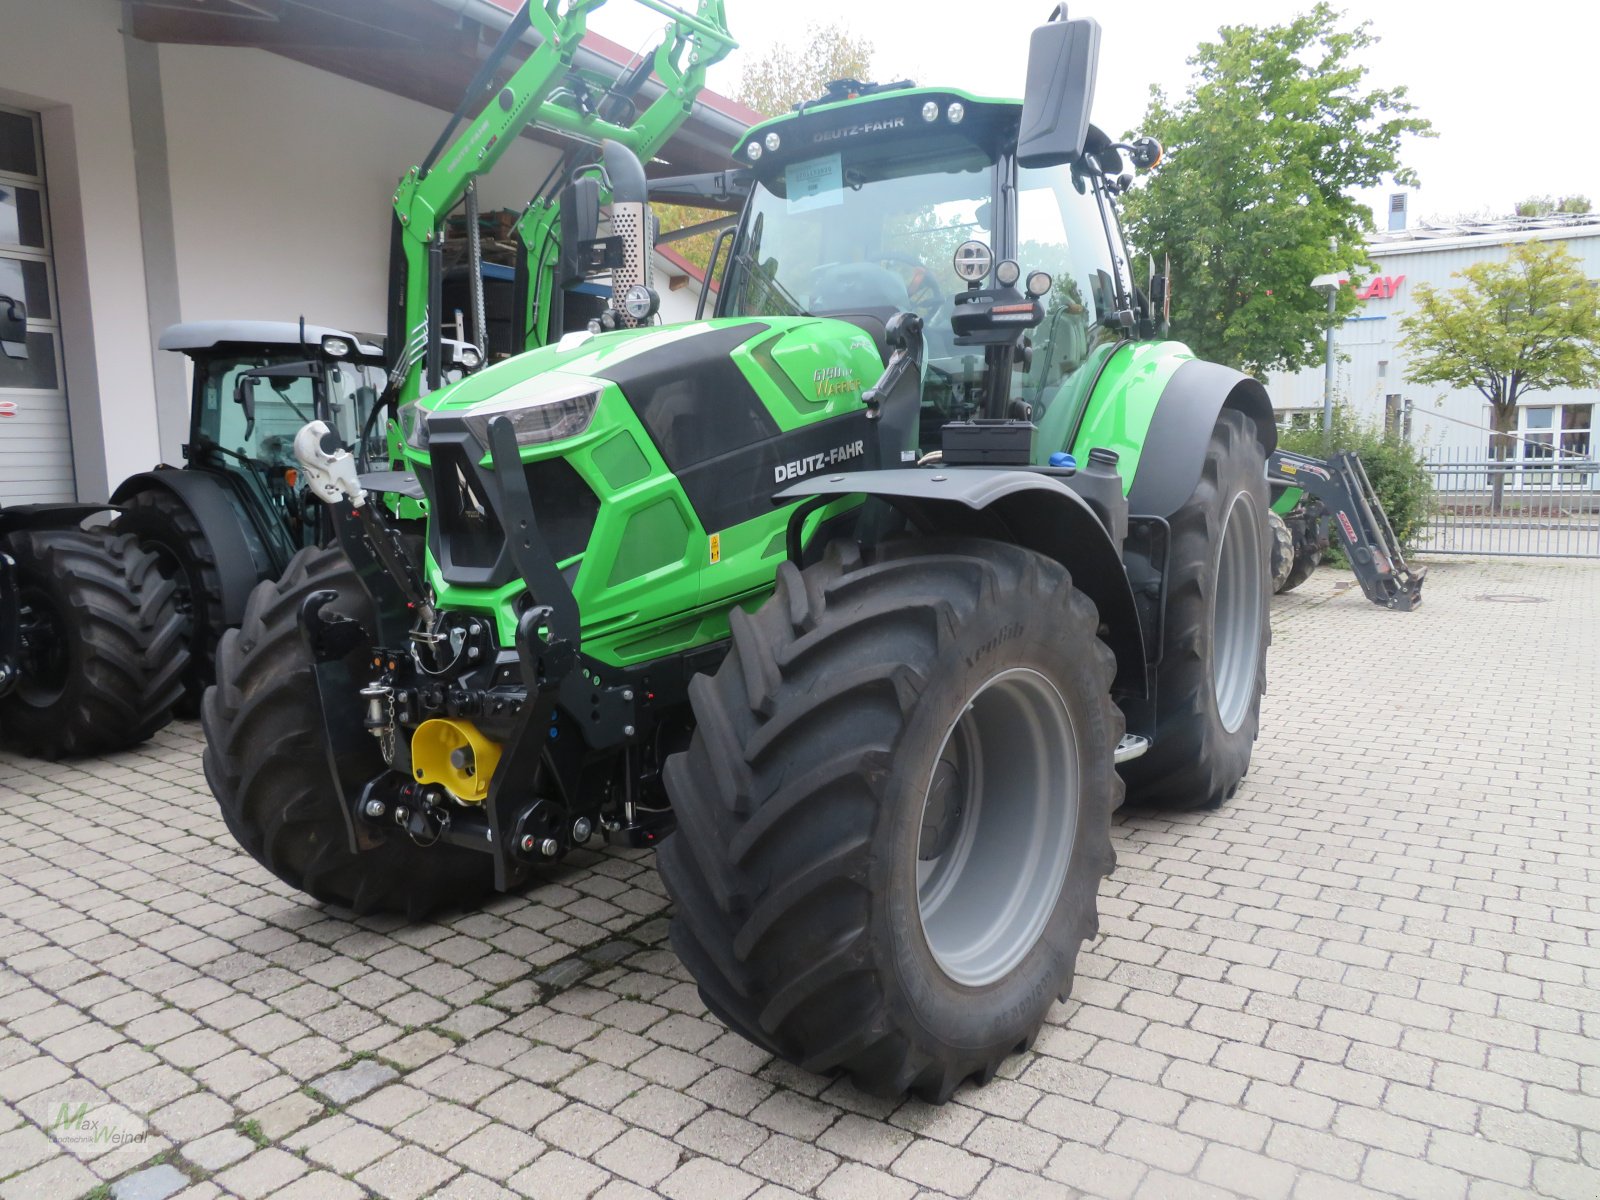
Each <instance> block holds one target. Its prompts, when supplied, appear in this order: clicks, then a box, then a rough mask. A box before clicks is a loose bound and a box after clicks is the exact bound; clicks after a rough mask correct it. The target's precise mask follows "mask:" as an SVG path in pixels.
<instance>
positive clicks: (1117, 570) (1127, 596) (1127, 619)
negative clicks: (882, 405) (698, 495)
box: [774, 467, 1146, 697]
mask: <svg viewBox="0 0 1600 1200" xmlns="http://www.w3.org/2000/svg"><path fill="white" fill-rule="evenodd" d="M856 495H865V496H875V497H877V498H879V499H881V500H883V501H885V502H886V503H888V504H890V505H891V506H893V507H894V508H895V509H896V510H898V511H899V512H901V513H902V514H904V515H905V517H906V519H907V520H908V521H910V522H911V524H912V525H913V526H914V527H915V528H917V529H919V530H921V531H922V532H924V533H928V534H947V535H950V536H954V537H986V538H994V539H995V540H997V541H1004V542H1011V543H1013V544H1015V545H1018V546H1026V547H1027V548H1028V549H1030V550H1036V551H1038V552H1039V553H1040V554H1043V555H1045V556H1046V557H1049V558H1053V559H1055V560H1056V561H1057V562H1059V563H1060V564H1061V565H1062V566H1064V567H1066V568H1067V570H1069V571H1071V572H1072V581H1073V583H1074V584H1075V585H1076V586H1077V587H1078V589H1079V590H1080V591H1082V592H1083V593H1084V594H1085V595H1086V596H1088V597H1089V599H1091V600H1093V601H1094V603H1095V607H1096V608H1097V609H1099V610H1100V623H1101V625H1102V626H1103V627H1104V629H1105V633H1104V635H1103V636H1104V637H1105V640H1106V643H1107V644H1108V645H1109V646H1110V647H1111V650H1112V652H1113V653H1114V654H1115V655H1116V658H1117V676H1116V682H1115V684H1114V685H1113V686H1114V688H1115V690H1116V691H1117V692H1118V693H1119V694H1121V695H1128V696H1141V697H1142V696H1143V695H1144V694H1145V686H1146V684H1145V652H1144V639H1143V636H1142V635H1141V633H1140V628H1139V612H1138V609H1137V608H1136V607H1135V606H1134V600H1133V590H1132V588H1131V587H1129V585H1128V576H1127V572H1126V571H1125V570H1124V569H1123V566H1122V556H1121V555H1120V554H1119V553H1118V551H1117V547H1116V546H1114V545H1113V544H1112V541H1111V535H1110V534H1108V533H1107V532H1106V528H1105V526H1104V525H1102V524H1101V523H1100V519H1099V518H1098V517H1096V516H1095V515H1094V510H1093V509H1091V508H1090V507H1089V505H1088V504H1087V503H1086V502H1085V501H1084V500H1083V498H1082V497H1081V496H1079V495H1078V494H1077V493H1076V492H1074V491H1073V490H1072V489H1071V488H1069V487H1067V486H1066V485H1065V484H1064V483H1062V482H1061V481H1060V480H1058V479H1053V478H1051V477H1050V476H1048V475H1044V474H1041V473H1038V472H1034V471H1016V470H1007V469H1005V468H987V467H952V468H949V469H946V470H935V471H929V470H906V469H903V468H902V469H899V470H887V471H854V472H851V473H849V474H846V475H819V476H816V477H814V478H812V479H807V480H805V481H803V482H801V483H796V484H793V485H791V486H790V487H787V488H785V489H784V490H783V491H781V492H779V493H778V494H777V496H776V497H774V502H775V503H778V504H788V503H792V502H793V501H795V500H804V499H808V498H813V497H814V498H821V499H828V498H836V497H842V496H856Z"/></svg>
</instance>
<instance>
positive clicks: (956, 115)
mask: <svg viewBox="0 0 1600 1200" xmlns="http://www.w3.org/2000/svg"><path fill="white" fill-rule="evenodd" d="M944 115H945V116H947V117H949V118H950V124H952V125H959V124H961V120H962V118H963V117H965V116H966V115H967V106H966V105H964V104H962V103H961V101H959V100H952V101H951V102H950V107H949V108H947V109H945V110H944Z"/></svg>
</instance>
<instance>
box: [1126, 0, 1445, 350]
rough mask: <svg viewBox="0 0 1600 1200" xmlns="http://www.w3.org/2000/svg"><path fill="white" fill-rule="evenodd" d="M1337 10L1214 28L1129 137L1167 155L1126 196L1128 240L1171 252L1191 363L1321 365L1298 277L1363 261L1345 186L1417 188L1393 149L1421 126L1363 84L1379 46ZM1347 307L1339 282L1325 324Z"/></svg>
mask: <svg viewBox="0 0 1600 1200" xmlns="http://www.w3.org/2000/svg"><path fill="white" fill-rule="evenodd" d="M1339 16H1340V14H1338V13H1336V12H1335V11H1334V10H1333V9H1332V8H1330V7H1329V6H1328V5H1327V4H1324V3H1319V4H1317V5H1316V6H1315V7H1314V8H1312V10H1311V11H1310V12H1309V13H1306V14H1304V15H1302V16H1299V17H1296V18H1295V19H1294V20H1293V21H1291V22H1290V23H1289V24H1287V25H1270V26H1264V27H1254V26H1248V25H1233V26H1224V27H1223V28H1222V29H1221V30H1219V31H1218V34H1217V40H1216V41H1213V42H1202V43H1201V44H1200V47H1199V49H1198V50H1197V51H1196V53H1195V55H1194V57H1193V58H1191V59H1190V60H1189V62H1190V65H1192V66H1193V67H1195V68H1196V78H1195V81H1194V83H1193V84H1192V85H1191V86H1190V89H1189V92H1188V94H1187V95H1186V96H1184V98H1183V99H1182V100H1180V101H1177V102H1172V101H1169V100H1168V99H1167V97H1166V95H1165V94H1164V93H1163V92H1162V91H1161V90H1160V88H1156V87H1153V88H1152V89H1151V99H1150V106H1149V108H1148V110H1147V111H1146V114H1145V120H1144V127H1143V130H1142V132H1145V133H1149V134H1153V135H1154V136H1155V137H1157V138H1159V139H1160V140H1161V142H1162V143H1163V144H1164V145H1165V147H1166V150H1167V159H1168V161H1167V164H1166V165H1165V166H1164V167H1163V168H1162V169H1161V170H1159V171H1157V172H1155V173H1154V174H1152V175H1150V176H1148V177H1147V178H1146V180H1145V182H1144V184H1143V186H1141V187H1136V188H1134V189H1133V190H1132V191H1130V192H1129V194H1128V196H1127V198H1126V205H1125V208H1126V212H1127V218H1128V227H1129V234H1130V237H1131V240H1132V241H1133V243H1134V245H1135V246H1137V247H1138V249H1139V250H1140V251H1141V252H1149V253H1151V254H1154V255H1155V257H1156V258H1157V259H1159V258H1160V257H1161V256H1162V255H1163V254H1170V255H1171V257H1172V276H1173V279H1172V283H1173V287H1172V298H1173V299H1172V305H1173V307H1172V314H1173V329H1174V334H1175V336H1178V337H1181V338H1183V339H1184V340H1185V341H1187V342H1188V343H1189V344H1190V346H1191V347H1193V349H1194V350H1195V352H1196V353H1197V354H1198V355H1200V356H1201V357H1202V358H1210V359H1214V360H1216V361H1218V362H1225V363H1231V364H1233V365H1235V366H1238V367H1241V368H1243V369H1244V370H1247V371H1253V372H1262V371H1267V370H1271V369H1275V368H1276V369H1282V370H1297V369H1299V368H1301V367H1304V366H1309V365H1311V364H1313V363H1315V362H1317V361H1319V360H1320V358H1321V355H1322V338H1323V334H1324V333H1325V331H1326V330H1327V327H1328V310H1327V299H1326V297H1325V296H1324V295H1323V294H1322V293H1321V292H1319V291H1317V290H1316V289H1314V288H1313V287H1312V286H1311V280H1312V279H1313V278H1314V277H1316V276H1318V275H1323V274H1329V273H1334V272H1340V273H1344V272H1348V271H1350V270H1351V268H1352V267H1355V268H1358V269H1362V270H1370V269H1371V267H1372V263H1371V260H1370V259H1369V258H1368V257H1367V254H1366V249H1365V234H1366V232H1367V230H1368V229H1369V228H1370V224H1371V214H1370V212H1369V211H1368V210H1367V209H1366V208H1365V206H1363V205H1361V204H1359V203H1358V202H1357V201H1356V200H1355V198H1354V197H1353V196H1352V194H1351V193H1352V191H1353V190H1354V189H1356V188H1364V187H1373V186H1376V185H1378V184H1379V183H1381V182H1382V180H1383V179H1384V178H1385V177H1386V176H1391V175H1392V176H1393V177H1394V179H1395V180H1396V182H1398V183H1401V184H1406V185H1411V186H1414V185H1415V184H1416V176H1415V174H1414V173H1413V172H1411V171H1408V170H1404V169H1402V168H1401V165H1400V144H1401V140H1402V139H1403V138H1404V137H1405V136H1406V135H1408V134H1409V135H1416V136H1423V137H1428V136H1432V129H1431V126H1430V125H1429V123H1428V122H1427V121H1425V120H1423V119H1421V118H1420V117H1417V116H1415V115H1413V114H1414V111H1415V110H1414V108H1413V106H1412V105H1411V103H1410V102H1409V101H1408V100H1407V99H1406V89H1405V88H1403V87H1396V88H1390V89H1381V88H1380V89H1369V88H1367V87H1365V84H1364V81H1365V77H1366V73H1367V72H1366V68H1365V67H1364V66H1362V65H1361V64H1360V63H1359V62H1358V61H1356V60H1357V56H1358V55H1359V53H1360V52H1361V51H1363V50H1365V49H1366V48H1367V47H1369V46H1371V45H1372V44H1373V42H1374V41H1375V40H1376V39H1375V38H1374V37H1373V35H1372V33H1371V32H1370V23H1363V24H1361V25H1358V26H1356V27H1355V28H1353V29H1341V28H1339V25H1338V21H1339ZM1355 304H1356V301H1355V296H1354V292H1353V290H1352V289H1340V293H1339V296H1338V301H1337V306H1336V309H1335V318H1334V319H1335V320H1342V319H1343V317H1344V315H1345V314H1347V313H1349V312H1350V311H1351V310H1352V309H1353V308H1354V307H1355Z"/></svg>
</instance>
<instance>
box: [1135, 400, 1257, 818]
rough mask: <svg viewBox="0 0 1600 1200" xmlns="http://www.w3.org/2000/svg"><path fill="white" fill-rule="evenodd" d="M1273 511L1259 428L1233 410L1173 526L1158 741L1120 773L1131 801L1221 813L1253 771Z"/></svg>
mask: <svg viewBox="0 0 1600 1200" xmlns="http://www.w3.org/2000/svg"><path fill="white" fill-rule="evenodd" d="M1267 512H1268V502H1267V479H1266V452H1265V450H1264V449H1263V447H1262V444H1261V442H1260V440H1259V439H1258V438H1257V436H1256V425H1255V422H1254V421H1253V420H1252V419H1251V418H1250V417H1248V416H1246V415H1245V414H1244V413H1242V412H1237V411H1234V410H1232V409H1224V410H1223V412H1222V414H1221V415H1220V416H1219V417H1218V418H1217V424H1216V426H1215V428H1214V429H1213V430H1212V433H1211V441H1210V444H1209V445H1208V446H1207V449H1206V457H1205V464H1204V466H1203V467H1202V468H1201V472H1200V482H1199V483H1198V484H1196V485H1195V489H1194V494H1193V495H1191V496H1190V497H1189V499H1188V501H1187V502H1186V503H1185V504H1184V505H1183V507H1182V508H1180V509H1179V510H1178V511H1177V512H1176V513H1174V514H1173V515H1172V517H1171V518H1170V524H1171V527H1172V554H1171V565H1170V567H1169V568H1168V578H1167V611H1166V620H1165V625H1164V633H1163V645H1162V657H1161V665H1160V667H1159V668H1158V669H1157V673H1156V730H1155V738H1154V739H1153V741H1152V743H1151V746H1150V749H1149V750H1148V751H1146V752H1145V753H1144V754H1143V755H1142V756H1140V757H1139V758H1136V759H1133V760H1131V761H1129V762H1127V763H1124V764H1123V765H1122V767H1121V771H1122V776H1123V778H1124V779H1125V780H1127V784H1128V799H1129V801H1130V802H1131V803H1135V804H1143V805H1148V806H1151V807H1155V808H1165V809H1172V810H1178V811H1189V810H1193V809H1199V808H1214V807H1215V806H1217V805H1219V804H1221V803H1222V802H1223V801H1224V800H1226V799H1227V798H1228V797H1230V796H1232V795H1233V794H1234V792H1235V791H1237V790H1238V787H1239V781H1240V780H1242V779H1243V778H1244V775H1245V771H1246V770H1248V769H1249V766H1250V752H1251V748H1252V746H1253V745H1254V742H1255V738H1256V730H1257V727H1258V725H1259V723H1260V715H1261V696H1262V693H1264V692H1265V691H1266V686H1267V645H1268V644H1269V643H1270V642H1271V640H1272V628H1271V625H1270V623H1269V621H1268V602H1269V601H1270V599H1271V583H1270V579H1271V576H1270V569H1269V566H1268V555H1269V546H1268V542H1267V538H1268V529H1269V526H1268V522H1267Z"/></svg>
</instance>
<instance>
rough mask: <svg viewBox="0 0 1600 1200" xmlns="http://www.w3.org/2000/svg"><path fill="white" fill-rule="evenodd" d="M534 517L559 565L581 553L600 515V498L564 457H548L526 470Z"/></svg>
mask: <svg viewBox="0 0 1600 1200" xmlns="http://www.w3.org/2000/svg"><path fill="white" fill-rule="evenodd" d="M523 473H524V475H525V476H526V477H527V480H528V495H529V496H531V497H532V498H533V515H534V516H535V517H536V518H537V519H538V521H539V532H540V533H542V534H543V535H544V540H545V542H546V543H547V544H548V545H549V547H550V553H551V554H552V555H553V556H554V558H555V560H556V561H557V562H561V561H563V560H564V559H568V558H571V557H572V556H573V555H574V554H582V553H583V552H584V550H585V549H586V548H587V547H588V545H589V535H590V534H591V533H593V532H594V523H595V519H596V518H597V517H599V515H600V497H598V496H596V495H595V494H594V492H592V491H591V490H590V489H589V485H588V484H586V483H584V481H583V477H582V476H581V475H579V474H578V472H577V471H575V470H573V468H572V464H571V463H569V462H568V461H567V460H566V459H564V458H546V459H541V460H540V461H538V462H531V463H528V464H527V466H526V467H524V468H523Z"/></svg>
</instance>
